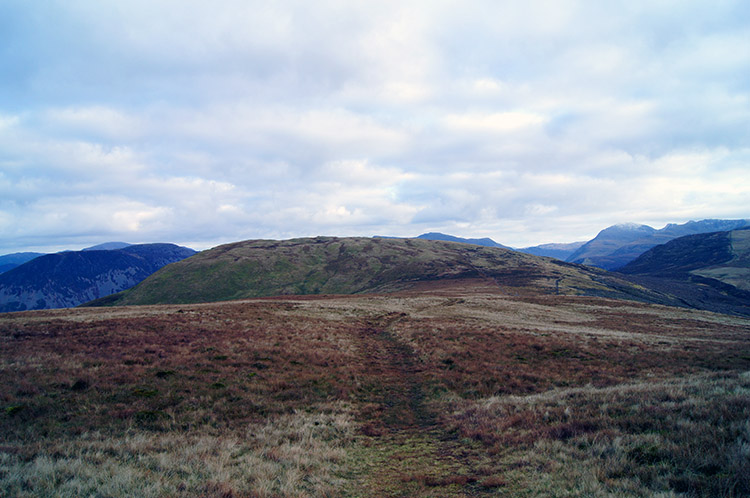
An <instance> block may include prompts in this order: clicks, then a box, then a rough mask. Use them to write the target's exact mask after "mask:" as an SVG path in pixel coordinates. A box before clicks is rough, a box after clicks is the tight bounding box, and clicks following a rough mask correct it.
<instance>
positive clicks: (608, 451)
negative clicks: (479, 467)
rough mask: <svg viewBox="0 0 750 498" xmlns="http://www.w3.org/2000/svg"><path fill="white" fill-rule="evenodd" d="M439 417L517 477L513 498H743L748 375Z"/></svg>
mask: <svg viewBox="0 0 750 498" xmlns="http://www.w3.org/2000/svg"><path fill="white" fill-rule="evenodd" d="M448 418H449V420H450V422H449V423H450V424H451V427H452V428H453V429H454V430H455V431H457V432H458V433H459V434H460V435H461V436H462V437H466V438H469V439H473V440H477V441H480V442H482V444H483V445H484V446H485V448H486V450H487V451H488V452H489V453H491V454H493V455H496V456H497V458H498V459H500V460H501V461H502V462H503V464H504V465H505V466H506V467H507V468H509V469H518V470H511V471H509V472H508V473H507V479H508V481H509V482H512V483H513V485H512V486H511V489H512V493H514V495H516V496H521V495H524V494H525V495H527V496H540V495H548V496H556V495H561V494H565V495H567V496H612V495H614V496H655V495H662V496H672V495H677V494H683V495H688V496H748V495H750V424H749V423H748V420H750V374H748V373H747V372H745V373H741V374H740V373H733V374H726V373H722V374H711V375H695V376H688V377H686V378H681V379H671V380H668V381H660V382H648V381H644V382H638V383H631V384H623V385H618V386H613V387H607V388H593V387H584V388H576V389H567V390H553V391H549V392H546V393H543V394H538V395H531V396H507V397H492V398H488V399H484V400H481V401H477V402H474V403H471V404H467V403H465V402H459V403H456V405H455V411H454V412H453V413H452V414H451V415H450V416H449V417H448ZM530 473H531V474H532V475H531V476H529V474H530ZM530 477H531V479H530Z"/></svg>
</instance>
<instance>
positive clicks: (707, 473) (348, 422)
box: [0, 278, 750, 497]
mask: <svg viewBox="0 0 750 498" xmlns="http://www.w3.org/2000/svg"><path fill="white" fill-rule="evenodd" d="M544 285H548V283H544ZM550 285H554V284H550ZM521 290H522V289H521V288H508V287H504V286H498V285H497V281H496V280H494V279H492V278H476V279H465V280H461V279H456V280H453V281H436V282H423V283H421V284H420V285H419V286H418V287H417V288H414V289H411V290H409V291H406V292H401V293H393V294H388V295H378V294H369V295H358V296H338V297H288V298H272V299H255V300H249V301H234V302H225V303H215V304H193V305H176V306H148V307H127V308H118V307H115V308H89V309H76V310H66V311H40V312H26V313H18V314H6V315H0V341H2V348H0V379H2V384H3V385H2V387H3V389H2V390H0V406H1V407H2V409H3V411H2V413H0V417H2V418H1V419H0V420H1V422H2V423H0V441H2V443H1V444H0V486H1V487H0V494H2V495H3V496H80V495H87V494H93V493H94V492H95V491H96V492H97V493H99V494H100V495H107V496H216V497H219V496H221V497H231V496H249V497H272V496H274V497H275V496H282V497H301V496H343V497H370V496H382V497H388V496H394V497H395V496H414V497H437V496H456V497H460V496H656V495H659V496H677V495H676V494H675V493H684V494H683V495H681V496H747V495H748V494H750V478H749V477H748V476H750V450H748V448H750V432H749V431H748V426H747V420H748V417H750V377H748V375H747V373H746V372H747V371H748V369H749V368H750V334H748V332H750V321H748V320H747V319H743V318H738V317H729V316H724V315H717V314H711V313H706V312H697V311H689V310H681V309H676V308H668V307H660V306H653V305H646V304H639V303H635V302H625V301H614V300H609V299H602V298H595V297H581V296H564V295H544V294H540V293H539V292H538V291H533V290H532V289H528V288H527V289H526V292H520V291H521Z"/></svg>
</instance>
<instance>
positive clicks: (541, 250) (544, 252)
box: [516, 242, 585, 261]
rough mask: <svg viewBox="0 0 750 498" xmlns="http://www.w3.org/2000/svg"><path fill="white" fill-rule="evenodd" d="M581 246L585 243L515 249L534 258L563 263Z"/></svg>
mask: <svg viewBox="0 0 750 498" xmlns="http://www.w3.org/2000/svg"><path fill="white" fill-rule="evenodd" d="M583 244H585V242H570V243H567V244H566V243H563V244H559V243H553V244H540V245H538V246H532V247H522V248H520V249H516V251H519V252H523V253H526V254H533V255H534V256H545V257H548V258H555V259H560V260H562V261H565V260H566V259H568V258H569V257H570V256H571V254H573V253H574V252H576V251H577V250H578V249H580V248H581V246H582V245H583Z"/></svg>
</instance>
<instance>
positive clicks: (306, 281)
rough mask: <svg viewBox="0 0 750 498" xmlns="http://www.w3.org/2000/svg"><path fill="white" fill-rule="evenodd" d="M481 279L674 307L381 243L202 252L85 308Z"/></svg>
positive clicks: (463, 252)
mask: <svg viewBox="0 0 750 498" xmlns="http://www.w3.org/2000/svg"><path fill="white" fill-rule="evenodd" d="M475 277H481V278H484V279H487V280H489V281H492V282H493V283H494V284H495V285H497V286H499V287H500V288H501V289H505V291H506V292H509V293H523V292H543V293H556V294H577V295H597V296H606V297H613V298H626V299H639V300H643V301H648V302H659V303H663V304H675V303H676V302H675V301H673V300H671V298H670V297H669V296H666V295H663V294H659V293H655V292H651V291H649V290H647V289H645V288H643V287H641V286H636V285H633V284H631V283H629V282H627V281H625V280H623V279H620V278H618V277H616V276H613V275H610V274H608V273H607V272H604V271H602V270H598V269H595V268H588V267H583V266H576V265H570V264H567V263H563V262H561V261H556V260H552V259H547V258H539V257H536V256H531V255H527V254H522V253H519V252H515V251H511V250H507V249H502V248H491V247H482V246H477V245H471V244H463V243H455V242H444V241H433V240H422V239H385V238H372V239H370V238H336V237H316V238H309V239H292V240H285V241H274V240H251V241H244V242H237V243H234V244H227V245H223V246H219V247H216V248H214V249H211V250H208V251H203V252H201V253H199V254H197V255H195V256H194V257H192V258H190V259H187V260H184V261H181V262H179V263H175V264H173V265H170V266H168V267H165V268H163V269H161V270H160V271H158V272H156V273H154V274H153V275H152V276H150V277H149V278H147V279H146V280H144V281H143V282H142V283H140V284H139V285H137V286H136V287H134V288H132V289H130V290H128V291H126V292H123V293H121V294H118V295H114V296H110V297H108V298H105V299H102V300H99V301H97V302H95V303H90V304H92V305H124V304H128V305H130V304H164V303H198V302H214V301H223V300H231V299H242V298H249V297H262V296H279V295H305V294H358V293H373V292H394V291H399V290H404V289H410V288H414V287H415V286H418V285H420V284H421V283H424V282H431V281H443V280H455V279H461V278H475Z"/></svg>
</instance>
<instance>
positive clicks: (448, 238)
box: [417, 232, 511, 249]
mask: <svg viewBox="0 0 750 498" xmlns="http://www.w3.org/2000/svg"><path fill="white" fill-rule="evenodd" d="M417 238H418V239H424V240H442V241H444V242H461V243H464V244H474V245H477V246H484V247H501V248H503V249H511V248H510V247H508V246H504V245H502V244H498V243H497V242H495V241H494V240H492V239H490V238H489V237H485V238H483V239H464V238H461V237H454V236H453V235H446V234H444V233H439V232H429V233H423V234H422V235H419V236H418V237H417Z"/></svg>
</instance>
